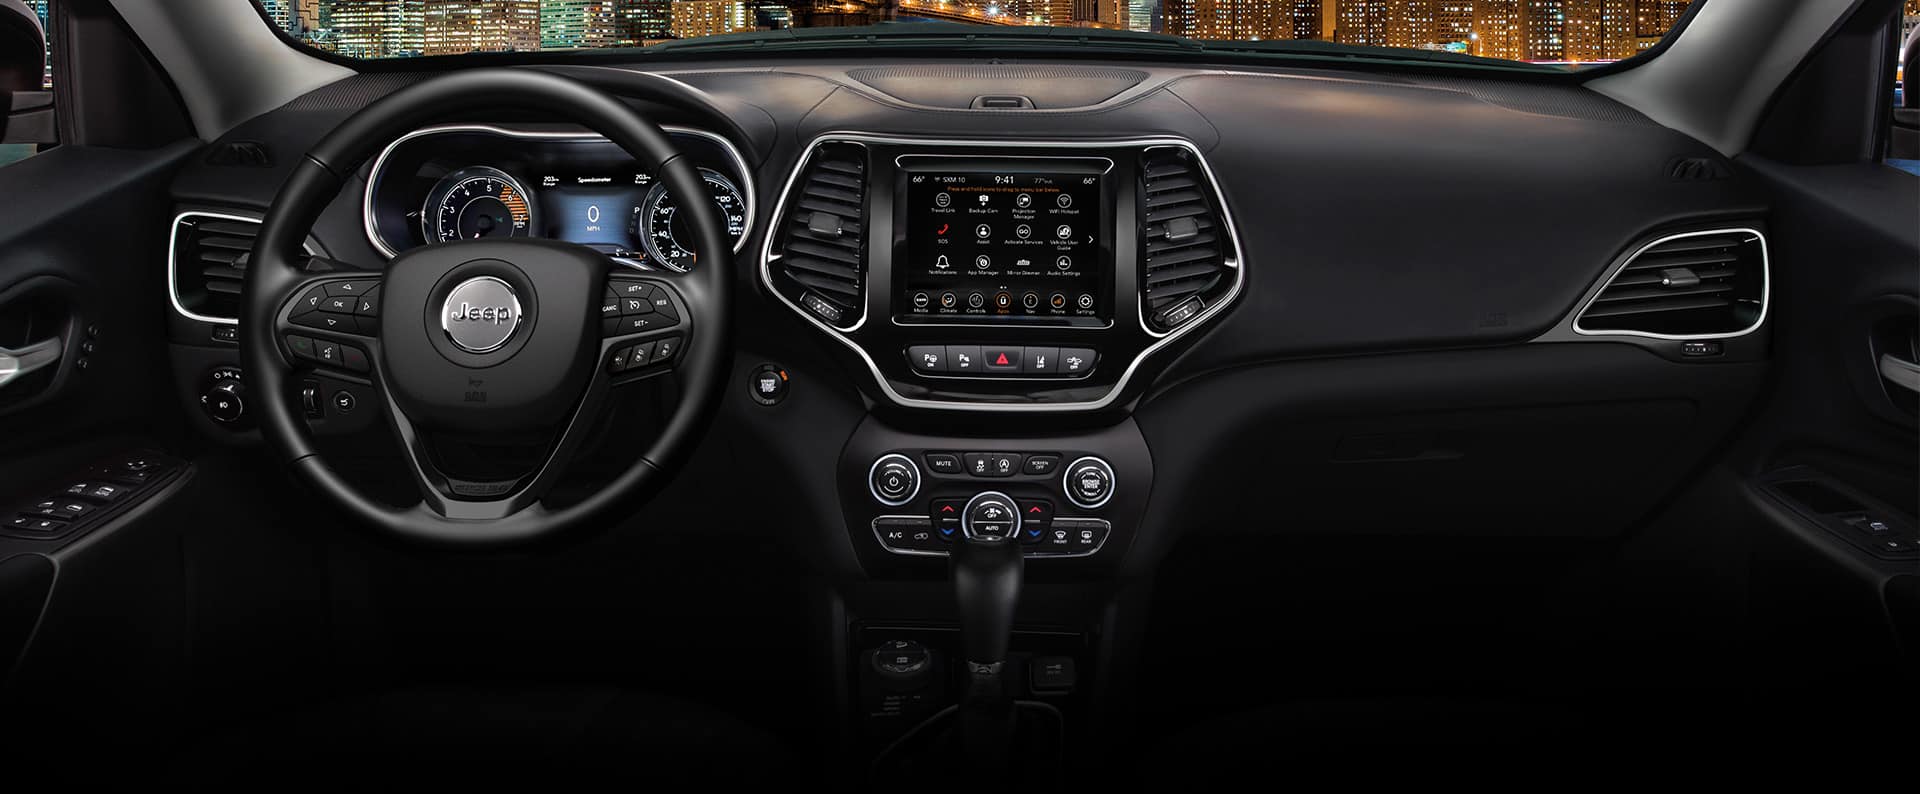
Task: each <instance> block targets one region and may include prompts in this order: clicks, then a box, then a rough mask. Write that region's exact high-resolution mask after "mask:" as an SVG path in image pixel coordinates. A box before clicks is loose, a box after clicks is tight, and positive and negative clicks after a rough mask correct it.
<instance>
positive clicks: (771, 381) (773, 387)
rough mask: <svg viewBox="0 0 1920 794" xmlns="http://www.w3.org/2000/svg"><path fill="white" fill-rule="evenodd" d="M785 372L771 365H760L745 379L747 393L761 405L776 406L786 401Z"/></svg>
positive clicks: (786, 384)
mask: <svg viewBox="0 0 1920 794" xmlns="http://www.w3.org/2000/svg"><path fill="white" fill-rule="evenodd" d="M787 388H788V379H787V371H786V370H784V369H781V368H779V367H776V366H774V365H772V364H761V365H760V366H759V368H758V369H755V370H754V371H753V375H752V376H751V377H749V378H747V393H748V394H751V395H753V400H754V402H757V403H760V404H761V405H778V404H779V403H780V401H781V400H784V399H787Z"/></svg>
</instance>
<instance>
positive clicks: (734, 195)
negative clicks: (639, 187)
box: [632, 168, 747, 271]
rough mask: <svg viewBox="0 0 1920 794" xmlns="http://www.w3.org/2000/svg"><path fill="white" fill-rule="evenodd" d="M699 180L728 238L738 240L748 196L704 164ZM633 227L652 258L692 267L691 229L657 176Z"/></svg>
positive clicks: (682, 267)
mask: <svg viewBox="0 0 1920 794" xmlns="http://www.w3.org/2000/svg"><path fill="white" fill-rule="evenodd" d="M700 181H701V182H704V183H706V187H707V193H708V195H709V196H711V197H712V198H713V203H714V204H715V205H716V206H717V207H718V208H719V210H720V220H721V221H722V222H724V223H726V225H727V239H728V240H731V241H736V242H737V241H739V239H740V235H742V234H745V233H746V229H747V200H746V199H744V198H742V197H741V196H740V189H739V188H736V187H734V186H733V183H732V182H730V181H728V180H727V178H726V177H724V176H721V175H720V174H719V172H717V171H713V170H711V169H707V168H702V169H700ZM632 231H633V236H635V237H638V238H640V244H641V245H642V246H643V247H645V248H646V249H647V257H648V258H650V259H652V260H653V261H655V262H658V263H660V264H661V265H664V266H666V267H669V268H672V269H674V270H681V271H684V270H688V269H690V268H692V267H693V263H694V259H695V254H694V250H693V248H692V245H691V244H692V243H693V229H692V228H691V227H689V226H687V223H686V221H684V220H682V219H680V218H679V217H678V213H676V212H675V210H674V200H673V197H672V196H670V195H667V183H666V182H664V181H658V180H656V181H655V182H654V185H653V189H652V190H651V191H648V192H647V199H646V201H645V202H643V203H641V205H640V207H639V208H638V210H636V211H635V212H634V215H633V229H632Z"/></svg>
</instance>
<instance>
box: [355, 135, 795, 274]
mask: <svg viewBox="0 0 1920 794" xmlns="http://www.w3.org/2000/svg"><path fill="white" fill-rule="evenodd" d="M660 129H662V130H665V131H666V132H668V133H671V134H674V135H691V136H693V137H696V138H705V139H706V140H708V141H711V142H713V143H714V144H716V145H718V146H719V147H720V148H721V149H723V150H725V151H726V153H727V158H728V159H730V160H732V161H733V169H734V174H733V176H734V177H735V179H734V180H733V181H734V183H735V185H736V186H738V187H739V188H740V189H741V190H743V191H745V194H746V199H747V224H746V226H744V227H742V228H741V230H740V239H739V240H736V241H734V243H733V253H734V254H735V255H738V254H739V253H740V250H741V249H743V248H745V247H746V245H747V238H749V237H752V236H753V222H754V217H755V215H757V214H758V211H759V208H760V202H759V199H758V197H757V196H756V195H754V190H753V180H752V179H751V178H750V177H752V176H753V172H752V171H751V170H750V169H748V168H747V159H746V158H745V157H742V156H740V150H739V148H737V147H735V146H734V145H733V141H730V140H727V138H726V137H725V136H723V135H720V134H718V133H714V132H709V131H707V130H703V129H699V128H696V127H681V126H675V125H671V124H662V125H660ZM452 132H481V133H488V134H492V135H499V136H502V137H507V138H543V139H548V140H576V141H596V140H597V141H605V140H607V136H605V135H601V134H600V133H597V132H585V131H583V132H568V131H563V130H520V129H513V128H511V127H496V126H493V125H491V124H439V125H435V126H432V127H421V128H420V129H417V130H414V131H412V132H409V133H407V134H405V135H402V136H400V137H398V138H395V139H393V142H392V143H389V144H387V146H386V148H384V149H381V150H380V156H379V157H376V158H374V161H373V170H371V171H368V172H367V187H366V189H365V190H364V191H362V192H361V196H360V225H361V227H362V228H363V229H365V231H366V233H367V242H369V243H372V244H373V247H374V248H375V249H376V250H378V251H379V252H380V253H381V254H383V255H385V256H386V257H387V258H388V259H392V258H393V257H396V256H399V252H397V251H395V250H394V248H393V246H390V245H387V241H386V240H384V239H381V237H380V233H379V232H378V231H377V230H375V228H374V224H373V188H374V186H375V185H378V184H380V172H381V169H383V168H385V167H386V164H387V157H388V156H389V155H391V154H393V150H394V149H396V148H399V146H400V144H403V143H406V142H407V141H410V140H413V139H414V138H421V137H425V136H428V135H443V134H446V133H452ZM476 165H479V164H476Z"/></svg>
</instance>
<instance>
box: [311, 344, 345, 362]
mask: <svg viewBox="0 0 1920 794" xmlns="http://www.w3.org/2000/svg"><path fill="white" fill-rule="evenodd" d="M340 359H341V357H340V343H339V342H328V341H326V340H324V339H322V340H316V341H315V342H314V343H313V360H315V361H318V362H320V363H322V364H330V365H333V366H336V367H338V366H341V364H340Z"/></svg>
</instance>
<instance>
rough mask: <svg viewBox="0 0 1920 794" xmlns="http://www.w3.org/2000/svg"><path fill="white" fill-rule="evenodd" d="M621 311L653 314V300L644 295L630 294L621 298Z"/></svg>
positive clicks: (623, 312)
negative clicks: (635, 295)
mask: <svg viewBox="0 0 1920 794" xmlns="http://www.w3.org/2000/svg"><path fill="white" fill-rule="evenodd" d="M620 313H621V314H652V313H653V301H650V300H648V299H647V297H646V296H644V295H642V296H639V297H632V296H628V297H625V298H621V299H620Z"/></svg>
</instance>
